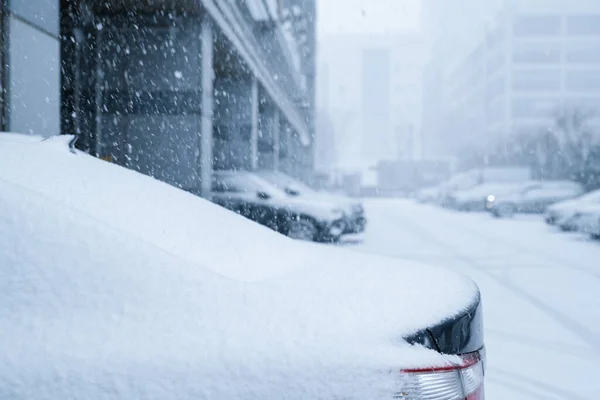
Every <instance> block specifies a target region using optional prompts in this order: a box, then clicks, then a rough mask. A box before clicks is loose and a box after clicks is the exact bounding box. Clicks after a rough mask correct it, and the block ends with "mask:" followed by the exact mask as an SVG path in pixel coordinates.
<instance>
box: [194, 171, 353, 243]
mask: <svg viewBox="0 0 600 400" xmlns="http://www.w3.org/2000/svg"><path fill="white" fill-rule="evenodd" d="M190 192H192V193H196V191H194V190H190ZM211 198H212V200H213V201H214V202H215V203H216V204H219V205H221V206H223V207H225V208H227V209H228V210H231V211H233V212H236V213H238V214H240V215H242V216H244V217H246V218H248V219H250V220H252V221H254V222H257V223H259V224H261V225H264V226H266V227H269V228H271V229H273V230H275V231H277V232H279V233H282V234H284V235H287V236H289V237H292V238H294V239H299V240H308V241H336V240H338V239H339V238H340V237H341V236H342V234H343V233H344V230H345V228H346V217H345V213H344V209H343V208H341V207H340V206H339V205H338V204H336V203H335V202H333V201H331V200H329V199H324V198H312V197H298V196H292V195H289V194H288V193H286V192H285V191H284V190H282V189H280V188H278V187H276V186H275V185H273V184H271V183H270V182H269V181H266V180H264V179H262V178H261V177H259V176H257V175H256V174H255V173H252V172H248V171H215V172H214V174H213V182H212V193H211Z"/></svg>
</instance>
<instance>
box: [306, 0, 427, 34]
mask: <svg viewBox="0 0 600 400" xmlns="http://www.w3.org/2000/svg"><path fill="white" fill-rule="evenodd" d="M317 7H318V21H319V22H318V25H319V35H320V36H326V35H330V34H336V33H384V32H389V31H397V30H405V29H410V28H415V27H416V26H418V22H419V0H317Z"/></svg>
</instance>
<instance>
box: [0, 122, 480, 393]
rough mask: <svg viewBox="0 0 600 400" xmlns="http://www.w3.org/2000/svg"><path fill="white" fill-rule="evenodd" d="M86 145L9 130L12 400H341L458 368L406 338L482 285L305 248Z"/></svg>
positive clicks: (3, 139)
mask: <svg viewBox="0 0 600 400" xmlns="http://www.w3.org/2000/svg"><path fill="white" fill-rule="evenodd" d="M69 139H70V138H69V137H54V138H51V139H49V140H44V141H42V140H41V139H40V138H36V137H26V136H21V135H16V134H8V133H0V210H1V212H0V237H1V238H2V240H0V326H1V327H2V340H0V354H2V355H3V356H2V357H1V358H0V380H1V381H2V382H3V388H2V389H0V392H1V393H4V394H6V395H7V396H8V397H10V398H28V399H33V398H61V399H63V398H85V399H92V398H94V399H95V398H184V397H194V398H198V399H215V398H227V399H242V398H265V397H267V396H269V398H274V397H273V396H274V395H275V397H278V398H283V397H286V395H287V396H288V397H289V398H300V397H307V392H306V391H307V390H310V391H311V397H312V398H334V397H336V396H337V397H340V396H341V397H343V396H344V393H346V392H342V388H344V389H343V390H348V391H350V392H348V393H350V394H356V393H358V392H357V391H359V390H361V389H364V388H370V390H379V389H382V390H384V389H385V390H388V389H389V386H386V385H388V383H390V382H388V380H389V379H391V378H390V375H389V374H383V375H384V376H387V377H388V378H385V379H384V377H382V371H387V370H397V368H400V367H407V366H426V365H432V364H436V363H440V362H449V361H452V360H454V358H453V356H442V355H440V354H437V353H435V352H433V351H430V350H427V349H425V348H422V347H418V346H411V345H409V344H408V343H406V342H405V341H404V340H402V339H401V338H402V337H403V336H406V335H408V334H410V333H413V332H415V331H417V330H419V329H422V328H424V327H426V326H430V325H432V324H436V323H438V322H439V321H442V320H444V319H446V318H449V317H451V316H453V315H456V314H458V313H459V312H461V311H462V310H463V309H465V307H467V306H468V305H469V304H470V302H471V301H472V300H473V299H474V298H475V297H476V296H477V293H478V292H477V288H476V286H475V285H474V284H473V283H472V282H471V281H470V280H468V279H466V278H463V277H462V276H459V275H455V274H454V273H452V272H450V271H447V270H444V269H437V268H434V267H430V266H427V265H421V264H416V263H412V262H406V261H399V260H394V259H388V258H383V257H374V256H368V255H363V254H360V253H358V252H353V251H351V250H347V249H336V248H331V247H327V246H321V245H316V244H307V243H300V242H295V241H292V240H290V239H288V238H286V237H284V236H281V235H279V234H277V233H275V232H273V231H270V230H269V229H267V228H264V227H262V226H259V225H257V224H255V223H253V222H251V221H248V220H246V219H244V218H242V217H240V216H238V215H236V214H234V213H231V212H229V211H226V210H225V209H222V208H220V207H218V206H216V205H214V204H212V203H210V202H208V201H205V200H203V199H201V198H198V197H196V196H194V195H192V194H190V193H187V192H185V191H182V190H179V189H176V188H174V187H171V186H169V185H167V184H166V183H163V182H160V181H158V180H155V179H153V178H151V177H147V176H144V175H141V174H139V173H137V172H134V171H131V170H128V169H125V168H122V167H120V166H117V165H114V164H111V163H109V162H105V161H101V160H99V159H96V158H94V157H91V156H89V155H87V154H84V153H81V152H76V154H74V153H73V152H71V151H69V149H68V146H67V145H66V143H67V142H68V140H69ZM386 379H388V380H386ZM293 382H296V384H294V383H293ZM378 385H379V386H378ZM381 385H383V386H385V388H382V387H381ZM316 388H318V389H316ZM353 392H354V393H353ZM277 393H280V394H281V396H277V395H276V394H277ZM367 395H369V396H371V395H373V393H372V392H370V393H365V396H363V397H368V396H367Z"/></svg>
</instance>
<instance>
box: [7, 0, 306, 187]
mask: <svg viewBox="0 0 600 400" xmlns="http://www.w3.org/2000/svg"><path fill="white" fill-rule="evenodd" d="M313 3H314V1H313ZM1 4H2V5H1V13H2V18H1V30H2V36H1V37H2V53H1V57H2V59H3V60H2V61H3V63H2V65H4V68H2V71H1V73H2V76H1V79H0V82H1V85H2V89H3V90H2V97H1V99H0V100H1V106H2V109H1V113H0V116H1V118H2V120H1V121H0V123H1V125H2V130H5V131H7V130H10V131H16V132H23V133H28V134H36V135H41V136H51V135H56V134H60V133H63V134H75V135H78V136H79V139H78V146H79V147H80V148H81V149H82V150H85V151H87V152H89V153H90V154H92V155H95V156H97V157H100V158H103V159H105V160H108V161H111V162H114V163H117V164H120V165H123V166H125V167H128V168H131V169H134V170H137V171H140V172H142V173H145V174H148V175H151V176H154V177H156V178H158V179H160V180H163V181H165V182H168V183H170V184H173V185H176V186H179V187H183V188H193V189H199V190H200V191H201V192H203V193H208V191H209V184H210V176H211V174H212V170H213V169H231V168H241V169H258V168H273V169H282V170H285V171H287V172H290V173H292V174H294V175H296V176H299V177H307V176H309V174H310V170H311V169H312V161H311V160H312V157H313V156H312V153H313V148H314V146H313V143H314V100H313V98H314V68H313V69H311V68H310V67H309V66H307V64H306V60H304V63H303V64H302V65H300V66H298V65H296V64H295V63H294V62H293V59H292V58H291V57H290V49H291V48H305V47H301V46H303V41H305V40H306V39H305V36H306V34H305V35H304V36H298V35H297V36H293V35H292V36H291V38H290V36H289V35H288V36H284V35H283V24H284V22H285V21H284V20H283V18H281V17H280V16H281V15H284V14H285V10H286V8H285V7H286V5H285V2H279V3H275V4H274V6H275V9H274V10H270V9H269V5H268V4H267V3H265V2H263V1H261V0H245V1H242V0H238V1H232V2H221V1H213V0H4V2H2V3H1ZM261 7H263V8H265V9H264V10H263V11H266V13H265V16H261V15H257V11H256V10H259V11H260V10H261ZM294 10H295V12H296V14H298V15H296V16H295V17H294V18H293V19H292V22H294V23H297V22H296V21H297V20H300V19H302V18H305V19H306V17H305V16H304V17H303V15H304V13H305V11H304V9H303V8H300V9H298V8H297V7H296V8H294ZM298 11H299V12H298ZM261 12H262V11H261ZM308 12H309V13H313V14H312V17H311V18H309V19H310V20H311V21H313V24H312V25H311V27H310V28H309V29H313V30H314V5H313V8H312V9H311V8H310V7H309V8H308ZM311 35H312V36H311ZM308 36H309V37H313V38H314V32H309V34H308ZM311 40H312V39H311ZM264 43H269V46H265V45H264ZM311 62H313V63H314V58H313V61H311ZM307 82H308V83H309V84H308V85H307ZM311 82H312V83H311Z"/></svg>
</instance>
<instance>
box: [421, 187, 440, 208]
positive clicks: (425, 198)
mask: <svg viewBox="0 0 600 400" xmlns="http://www.w3.org/2000/svg"><path fill="white" fill-rule="evenodd" d="M443 189H444V188H443V185H437V186H432V187H427V188H424V189H421V190H419V191H417V196H416V199H417V201H418V202H419V203H424V204H427V203H437V202H438V201H439V199H440V197H441V195H442V192H443Z"/></svg>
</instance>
